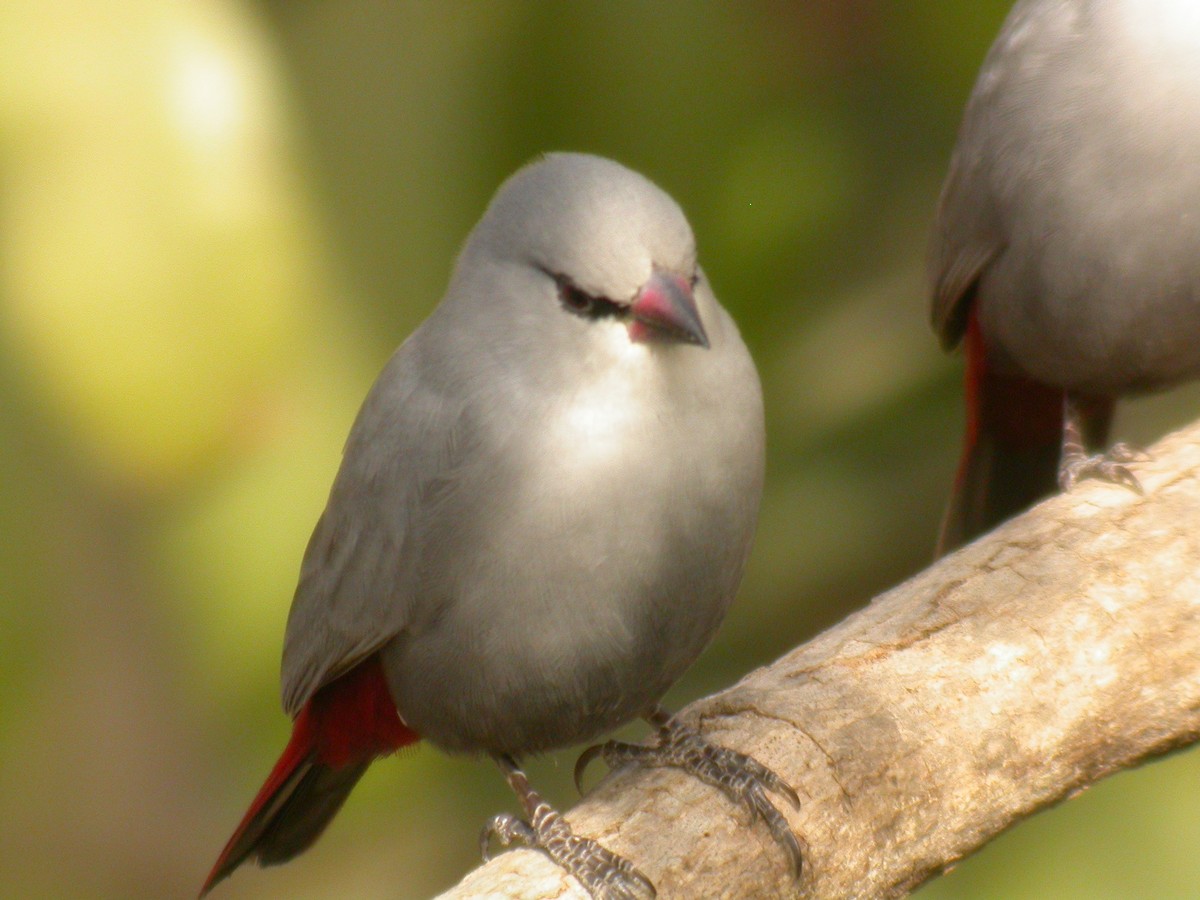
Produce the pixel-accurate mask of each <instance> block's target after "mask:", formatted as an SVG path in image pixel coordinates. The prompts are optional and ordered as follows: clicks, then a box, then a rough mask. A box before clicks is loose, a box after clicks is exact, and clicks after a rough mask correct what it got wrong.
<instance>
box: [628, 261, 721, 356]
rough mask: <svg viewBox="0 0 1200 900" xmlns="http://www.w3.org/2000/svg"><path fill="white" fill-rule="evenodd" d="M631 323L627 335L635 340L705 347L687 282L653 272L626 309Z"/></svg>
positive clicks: (705, 337)
mask: <svg viewBox="0 0 1200 900" xmlns="http://www.w3.org/2000/svg"><path fill="white" fill-rule="evenodd" d="M629 313H630V315H631V316H632V317H633V321H632V322H631V323H630V325H629V336H630V337H631V338H632V339H633V340H635V341H641V342H646V341H668V342H678V343H684V344H698V345H699V346H701V347H707V346H708V335H707V334H705V332H704V323H703V322H701V321H700V311H699V310H697V309H696V299H695V297H693V296H692V286H691V285H690V284H689V283H688V282H687V280H686V279H684V278H681V277H680V276H678V275H676V274H674V273H673V272H664V271H662V270H661V269H655V270H654V274H652V275H651V276H650V280H649V281H647V282H646V283H645V284H644V285H642V289H641V290H640V291H638V295H637V297H636V298H634V301H633V304H632V305H631V306H630V307H629Z"/></svg>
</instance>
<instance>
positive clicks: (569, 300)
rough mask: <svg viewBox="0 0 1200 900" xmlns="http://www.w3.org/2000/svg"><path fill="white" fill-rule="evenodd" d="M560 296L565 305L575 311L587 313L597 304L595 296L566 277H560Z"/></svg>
mask: <svg viewBox="0 0 1200 900" xmlns="http://www.w3.org/2000/svg"><path fill="white" fill-rule="evenodd" d="M558 297H559V299H560V300H561V301H562V304H563V306H565V307H566V308H567V309H569V310H571V312H575V313H582V314H584V315H586V314H588V313H590V312H591V311H592V310H593V308H594V307H595V306H596V298H595V297H593V296H592V295H591V294H589V293H587V292H586V291H584V290H582V289H581V288H578V287H576V286H575V285H573V284H571V282H569V281H568V280H567V279H565V278H559V279H558Z"/></svg>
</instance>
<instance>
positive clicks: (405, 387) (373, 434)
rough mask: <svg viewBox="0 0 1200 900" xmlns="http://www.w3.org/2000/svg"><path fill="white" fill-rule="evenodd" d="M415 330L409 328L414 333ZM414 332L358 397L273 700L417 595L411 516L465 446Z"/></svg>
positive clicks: (424, 510) (400, 617)
mask: <svg viewBox="0 0 1200 900" xmlns="http://www.w3.org/2000/svg"><path fill="white" fill-rule="evenodd" d="M418 334H419V332H418ZM416 338H417V335H413V337H412V338H410V339H409V341H408V342H406V343H405V345H404V346H402V347H401V348H400V349H399V350H398V351H397V352H396V354H395V355H394V356H393V357H392V359H391V360H390V361H389V363H388V365H387V367H386V368H385V369H384V371H383V372H382V374H381V375H380V376H379V378H378V380H377V381H376V382H375V385H374V386H373V387H372V389H371V392H370V393H369V394H368V396H367V399H366V401H365V402H364V403H363V407H362V409H361V410H360V411H359V414H358V418H357V419H356V421H355V423H354V427H353V428H352V429H351V431H350V436H349V438H348V439H347V441H346V447H345V450H344V452H343V455H342V465H341V468H340V469H339V470H338V474H337V478H336V479H335V481H334V484H333V488H332V489H331V491H330V495H329V501H328V503H327V504H326V507H325V511H324V513H322V515H321V518H320V520H319V521H318V522H317V526H316V529H315V530H314V531H313V535H312V537H311V538H310V540H309V543H308V548H307V550H306V551H305V554H304V562H303V564H302V565H301V569H300V582H299V584H298V585H297V587H296V594H295V597H294V599H293V600H292V609H291V612H290V613H289V614H288V623H287V631H286V634H285V637H284V646H283V667H282V696H283V707H284V709H285V710H286V711H287V712H288V713H289V714H290V715H292V716H295V715H296V714H297V713H298V712H299V711H300V709H301V708H302V707H303V706H304V704H305V703H306V702H307V701H308V699H309V698H310V697H311V696H312V695H313V693H314V692H315V691H316V690H317V689H318V688H320V687H321V686H322V685H324V684H327V683H328V682H330V681H332V680H333V679H334V678H336V677H338V676H339V675H340V674H342V673H343V672H345V671H346V670H348V669H350V668H352V667H353V666H354V665H355V664H356V663H358V662H359V661H361V660H363V659H364V658H366V657H367V656H369V655H370V654H371V653H374V652H375V651H376V650H378V649H379V648H380V647H381V646H383V645H384V644H385V643H387V642H388V641H389V640H391V639H392V638H393V637H394V636H395V635H396V634H398V633H399V632H400V631H401V629H403V628H404V627H405V625H406V623H407V622H408V621H409V619H410V617H411V616H412V613H413V607H414V604H415V603H417V602H418V600H419V594H420V591H419V584H418V575H419V556H420V552H421V547H420V543H421V542H420V532H421V531H422V517H423V516H424V515H427V514H428V510H429V508H430V506H431V505H435V504H433V502H432V500H431V496H432V495H434V494H436V493H438V492H439V491H440V490H441V489H442V488H443V487H444V486H445V485H446V484H447V483H448V482H449V481H451V480H452V477H451V475H452V472H453V470H454V468H455V466H456V465H457V459H459V458H460V457H461V454H462V452H463V450H464V442H463V440H462V434H461V432H462V430H463V429H462V423H463V422H464V421H465V418H466V417H465V415H464V411H463V409H462V407H461V406H460V405H457V404H455V403H453V402H450V401H449V400H448V399H447V398H448V397H450V396H461V392H457V391H453V390H450V389H448V388H449V386H448V385H446V384H443V383H439V382H438V381H437V379H436V378H435V376H434V374H433V373H436V372H438V371H440V370H442V369H444V366H439V365H438V364H437V361H431V362H433V364H432V365H423V364H422V362H423V361H422V359H421V350H420V343H419V341H418V340H415V339H416Z"/></svg>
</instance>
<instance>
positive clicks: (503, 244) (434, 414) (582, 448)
mask: <svg viewBox="0 0 1200 900" xmlns="http://www.w3.org/2000/svg"><path fill="white" fill-rule="evenodd" d="M763 442H764V437H763V409H762V398H761V393H760V388H759V383H758V377H757V375H756V373H755V369H754V365H753V363H752V361H751V359H750V355H749V353H748V352H747V350H746V347H745V345H744V344H743V343H742V339H741V337H740V336H739V334H738V330H737V327H736V326H735V325H734V323H733V320H732V319H730V317H729V315H728V314H727V313H726V312H725V310H724V309H722V308H721V306H720V305H719V304H718V303H717V300H716V298H715V297H714V296H713V292H712V289H711V288H710V286H709V284H708V281H707V279H706V278H705V277H704V273H703V272H702V270H701V269H700V268H699V266H698V265H697V263H696V247H695V241H694V239H693V237H692V232H691V229H690V227H689V226H688V223H687V220H686V219H685V218H684V215H683V213H682V212H681V210H680V209H679V207H678V206H677V205H676V204H675V202H674V201H673V200H672V199H671V198H670V197H668V196H667V195H666V194H665V193H663V192H662V191H661V190H659V189H658V188H657V187H655V186H654V185H653V184H651V183H650V182H649V181H647V180H646V179H645V178H643V177H642V176H640V175H637V174H636V173H634V172H631V171H630V170H628V169H626V168H624V167H622V166H620V165H618V164H617V163H614V162H610V161H608V160H605V159H600V158H597V157H593V156H585V155H577V154H552V155H550V156H547V157H545V158H544V159H541V160H540V161H538V162H535V163H533V164H532V165H530V166H528V167H526V168H524V169H522V170H521V171H519V172H518V173H517V174H516V175H514V176H513V177H512V178H510V179H509V180H508V182H507V183H506V184H505V185H504V186H503V187H501V189H500V190H499V192H498V193H497V195H496V197H495V198H494V199H493V201H492V203H491V205H490V206H489V207H488V209H487V212H486V213H485V214H484V216H483V218H482V220H481V221H480V222H479V224H478V225H476V227H475V229H474V231H473V232H472V233H471V235H470V237H469V238H468V239H467V242H466V245H465V247H464V248H463V250H462V253H461V255H460V256H459V259H458V263H457V265H456V267H455V270H454V275H453V277H452V279H451V281H450V286H449V289H448V290H447V292H446V295H445V297H444V298H443V300H442V302H441V304H440V305H439V306H438V307H437V309H436V310H435V311H434V312H433V314H432V315H430V317H429V318H428V319H427V320H426V321H425V322H424V323H423V324H422V325H421V326H420V327H419V328H418V329H417V330H416V331H415V332H414V333H413V334H412V336H411V337H409V339H408V340H407V341H405V343H404V344H403V345H402V346H401V347H400V349H399V350H398V351H397V352H396V353H395V355H394V356H393V357H392V358H391V360H390V361H389V362H388V364H387V366H386V367H385V368H384V370H383V372H382V374H381V375H380V376H379V378H378V380H377V381H376V382H375V385H374V386H373V387H372V389H371V391H370V393H369V395H368V396H367V399H366V401H365V402H364V404H363V407H362V409H361V411H360V412H359V414H358V418H357V420H356V421H355V423H354V427H353V428H352V429H351V432H350V437H349V439H348V441H347V443H346V447H345V452H344V455H343V459H342V464H341V468H340V470H339V471H338V474H337V478H336V480H335V481H334V484H333V488H332V490H331V492H330V496H329V501H328V504H327V506H326V508H325V512H324V513H323V515H322V516H321V518H320V521H319V522H318V523H317V526H316V530H315V531H314V533H313V536H312V538H311V540H310V542H309V545H308V549H307V551H306V553H305V556H304V562H303V565H302V567H301V573H300V582H299V586H298V587H297V589H296V595H295V599H294V600H293V603H292V609H291V614H290V615H289V617H288V624H287V633H286V637H285V640H284V650H283V678H282V681H283V706H284V709H285V710H286V711H287V712H288V713H289V714H290V715H292V716H293V717H294V718H295V724H294V729H293V734H292V739H291V741H290V743H289V744H288V747H287V749H286V750H285V751H284V753H283V756H282V757H281V759H280V760H279V762H278V763H277V765H276V767H275V769H274V771H273V772H272V773H271V775H270V777H269V778H268V779H267V782H266V784H265V785H264V786H263V788H262V790H261V791H260V793H259V795H258V797H257V798H256V799H255V800H254V802H253V803H252V805H251V807H250V810H249V812H248V813H247V814H246V816H245V818H244V819H243V821H242V823H241V824H240V825H239V826H238V828H237V830H236V832H235V833H234V835H233V837H232V838H231V839H230V841H229V843H228V844H227V845H226V847H225V849H224V851H223V852H222V854H221V856H220V858H219V859H218V861H217V863H216V865H215V866H214V867H213V870H212V873H211V874H210V875H209V877H208V880H207V882H206V883H205V885H204V889H203V892H207V891H208V890H209V889H211V888H212V886H213V885H214V884H215V883H216V882H217V881H219V880H220V879H222V878H224V877H226V876H227V875H229V874H230V873H231V872H232V871H233V870H234V869H235V868H236V867H237V866H238V865H239V864H240V863H242V862H243V861H245V860H246V859H248V858H251V857H256V858H257V859H258V861H259V863H260V864H263V865H270V864H273V863H279V862H283V861H286V860H288V859H290V858H291V857H293V856H295V855H296V854H298V853H300V852H301V851H303V850H305V849H306V848H307V847H308V846H309V845H311V844H312V842H313V841H314V840H316V838H317V837H318V835H319V834H320V833H321V831H322V830H323V829H324V828H325V826H326V825H327V824H328V822H329V820H330V819H331V818H332V817H333V816H334V814H335V813H336V812H337V810H338V809H339V807H340V806H341V804H342V802H343V801H344V800H345V798H346V796H347V795H348V794H349V792H350V790H351V789H352V788H353V786H354V784H355V783H356V782H357V781H358V779H359V778H360V777H361V776H362V774H363V772H365V771H366V768H367V766H368V765H370V763H371V762H372V760H374V759H376V758H378V757H379V756H382V755H385V754H387V753H391V752H392V751H394V750H396V749H398V748H399V747H402V746H405V745H407V744H410V743H413V742H414V741H416V740H418V739H419V738H425V739H427V740H428V741H430V742H431V743H432V744H434V745H436V746H438V747H440V748H441V749H443V750H445V751H448V752H451V753H467V754H487V755H489V756H491V757H492V758H494V759H495V760H496V761H497V763H498V764H499V765H500V767H501V769H502V770H503V771H504V773H505V775H506V776H507V778H508V780H509V783H510V784H512V786H513V788H514V790H515V791H516V792H517V794H518V796H519V798H520V800H521V805H522V808H523V810H524V812H525V814H526V816H527V817H528V820H529V821H527V822H526V821H522V820H520V819H517V818H515V817H513V816H507V815H502V816H497V817H496V818H495V819H494V820H493V821H492V822H491V823H489V826H488V828H487V829H485V832H484V839H483V842H484V848H485V854H486V846H487V838H488V837H489V836H490V835H495V836H498V837H499V839H500V840H501V841H502V842H504V843H508V842H510V841H512V840H514V839H520V840H524V841H526V842H527V843H530V844H532V845H535V846H539V847H541V848H542V849H544V850H545V851H546V852H548V853H549V854H550V855H551V857H552V858H554V859H555V860H556V861H557V862H559V863H560V864H561V865H563V866H565V867H566V868H568V869H569V870H570V871H571V872H572V873H573V874H575V875H576V876H577V877H579V879H580V880H581V881H582V882H583V883H584V885H585V886H586V887H587V888H588V889H589V890H590V891H591V892H592V893H593V894H594V895H595V896H597V897H634V896H644V895H646V894H652V893H653V888H652V886H651V885H650V883H649V881H648V880H647V879H646V878H645V877H644V876H643V875H641V873H639V872H638V871H637V870H636V869H635V868H634V867H633V866H632V864H630V863H629V862H628V861H626V860H624V859H621V858H620V857H617V856H615V855H613V854H611V853H609V852H608V851H607V850H604V849H603V848H602V847H600V846H599V845H598V844H595V843H594V842H592V841H590V840H586V839H583V838H579V837H577V836H575V835H573V834H572V833H571V832H570V829H569V827H568V826H567V824H566V822H565V821H564V820H563V819H562V818H561V817H560V816H559V815H558V814H557V813H555V812H554V810H553V809H551V808H550V807H549V806H548V805H546V804H545V803H544V801H542V799H541V798H540V797H539V796H538V795H537V794H536V793H535V792H534V791H533V790H532V788H530V787H529V784H528V782H527V780H526V779H525V776H524V774H523V773H522V772H521V771H520V769H519V768H518V767H517V759H518V758H519V757H521V756H525V755H527V754H531V753H540V752H543V751H548V750H553V749H555V748H561V747H566V746H570V745H572V744H577V743H581V742H586V741H590V740H593V739H595V738H597V737H598V736H600V735H602V734H604V733H606V732H608V731H610V730H612V729H614V728H616V727H617V726H619V725H622V724H624V723H625V722H628V721H630V720H632V719H634V718H637V717H644V718H646V719H647V720H648V721H650V722H652V724H654V725H655V726H656V728H657V742H656V743H655V744H654V745H652V746H648V747H642V746H638V745H625V744H616V743H613V742H610V743H609V744H606V745H604V747H602V748H599V749H598V750H593V751H591V752H589V754H587V755H586V756H585V758H584V759H582V760H581V763H582V764H583V765H586V762H587V760H588V759H590V758H591V757H592V756H593V755H595V754H596V753H597V752H598V753H600V754H602V755H603V756H604V757H605V759H607V760H608V761H609V762H610V763H613V764H617V763H620V762H622V761H626V760H630V759H639V760H642V761H644V762H647V763H650V764H668V765H671V764H678V763H680V762H681V761H685V760H686V761H688V762H689V763H690V765H689V766H688V768H689V770H690V771H692V772H693V773H694V774H696V775H698V776H699V777H701V778H703V779H705V780H707V781H709V782H710V783H714V784H720V785H723V786H725V789H726V791H727V793H729V794H730V795H731V796H734V797H735V799H737V800H738V801H739V802H741V803H743V804H744V805H746V806H747V807H748V808H749V809H750V810H751V812H753V813H755V814H757V815H761V816H763V817H765V818H766V821H767V822H768V824H769V826H770V828H771V831H772V833H773V834H774V835H775V836H776V838H777V839H778V840H780V841H781V842H782V843H783V844H784V846H785V848H786V850H787V852H788V853H789V855H790V856H791V859H792V862H793V865H794V866H795V867H796V869H797V871H798V868H799V865H800V856H799V853H800V851H799V845H798V843H797V841H796V839H795V837H794V836H793V835H792V833H791V831H790V829H788V827H787V823H786V820H785V819H784V818H783V816H782V815H781V814H780V813H779V811H778V810H777V809H776V808H775V807H774V805H773V804H771V803H770V802H769V801H767V800H766V799H765V797H764V795H763V790H762V789H763V788H764V787H765V788H767V789H769V790H772V791H775V792H778V793H781V794H783V795H784V796H785V797H787V799H789V800H790V801H791V802H793V803H794V802H796V795H795V793H794V792H793V791H792V790H791V788H789V787H788V786H787V785H786V784H784V783H783V782H782V781H780V780H779V779H778V778H777V777H776V776H775V775H774V774H773V773H771V772H770V771H769V770H767V769H765V768H764V767H762V766H761V765H759V764H758V763H756V762H755V761H754V760H752V759H750V758H748V757H745V756H742V755H741V754H737V753H735V752H733V751H729V750H725V749H723V748H719V747H715V746H714V745H711V744H708V743H707V742H705V741H704V739H703V738H701V737H700V735H699V734H698V733H697V732H695V731H692V730H690V729H688V728H686V727H684V726H682V725H681V724H680V723H678V722H677V721H676V720H674V719H672V718H671V717H670V716H669V715H668V714H667V713H666V712H665V711H663V710H661V709H660V708H659V707H658V701H659V700H660V698H661V697H662V696H663V694H664V693H665V692H666V690H667V689H668V688H669V687H670V686H671V684H672V683H674V682H675V681H676V679H678V678H679V676H680V675H681V674H682V673H683V671H684V670H685V669H686V668H687V667H688V666H689V665H690V664H691V663H692V661H693V660H694V659H695V658H696V657H697V655H699V653H700V652H701V650H703V648H704V647H705V645H706V644H707V643H708V642H709V640H710V639H711V638H712V636H713V634H714V632H715V631H716V630H717V627H718V626H719V625H720V623H721V620H722V618H723V617H724V615H725V611H726V609H727V608H728V606H729V603H730V601H731V600H732V599H733V596H734V593H735V592H736V590H737V586H738V582H739V580H740V579H741V575H742V569H743V566H744V564H745V561H746V556H747V554H748V553H749V550H750V543H751V538H752V536H753V533H754V527H755V521H756V518H757V514H758V505H759V499H760V495H761V492H762V480H763Z"/></svg>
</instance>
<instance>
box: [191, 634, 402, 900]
mask: <svg viewBox="0 0 1200 900" xmlns="http://www.w3.org/2000/svg"><path fill="white" fill-rule="evenodd" d="M418 739H419V736H418V735H417V733H416V732H414V731H413V730H412V729H410V728H409V727H408V726H406V725H405V724H404V722H403V721H402V720H401V719H400V716H399V714H398V713H397V712H396V706H395V704H394V703H393V702H392V698H391V694H390V693H389V692H388V688H387V681H386V679H385V678H384V675H383V669H382V667H381V666H380V662H379V656H378V655H377V654H376V655H373V656H371V657H369V658H368V659H366V660H365V661H364V662H362V663H360V664H359V665H357V666H355V667H354V668H353V669H351V670H350V671H349V672H347V673H345V674H344V675H342V676H341V677H339V678H337V679H335V680H334V681H332V682H330V683H329V684H327V685H325V686H324V687H322V688H321V689H320V690H319V691H317V692H316V693H315V694H314V695H313V696H312V699H310V700H309V701H308V703H306V704H305V705H304V708H303V709H302V710H301V711H300V714H299V715H298V716H297V717H296V721H295V724H294V725H293V726H292V737H291V740H290V741H288V745H287V747H286V748H285V749H284V751H283V755H282V756H280V757H279V762H277V763H276V764H275V768H274V769H272V770H271V774H270V775H269V776H267V780H266V783H264V784H263V786H262V788H261V789H260V790H259V792H258V795H257V796H256V797H255V798H254V801H253V802H252V803H251V804H250V809H249V811H247V813H246V815H245V817H244V818H243V819H242V821H241V823H240V824H239V825H238V827H237V829H236V830H235V831H234V833H233V837H231V838H230V839H229V843H227V844H226V845H225V849H224V850H222V851H221V855H220V857H219V858H218V859H217V862H216V865H214V866H213V869H212V871H211V872H210V873H209V875H208V879H207V880H206V881H205V882H204V887H203V888H202V889H201V891H200V896H201V897H203V896H204V895H205V894H207V893H208V892H209V891H210V890H212V888H213V886H214V885H216V884H217V882H219V881H221V880H222V879H223V878H226V877H227V876H228V875H229V874H230V873H231V872H233V870H234V869H236V868H237V867H238V866H240V865H241V864H242V863H243V862H245V861H246V860H247V859H250V858H251V857H255V858H257V860H258V862H259V864H260V865H264V866H270V865H275V864H278V863H282V862H287V861H288V860H289V859H291V858H292V857H293V856H296V855H298V854H300V853H302V852H304V851H305V850H307V849H308V848H309V847H310V846H312V844H313V842H314V841H316V839H317V838H318V837H320V835H321V832H322V831H324V830H325V827H326V826H327V825H328V824H329V822H330V821H331V820H332V819H333V817H334V816H335V815H336V814H337V811H338V810H339V809H341V806H342V803H343V802H345V800H346V797H348V796H349V794H350V791H351V790H352V789H353V788H354V785H355V784H357V783H358V779H359V778H361V777H362V775H363V773H364V772H366V770H367V767H368V766H370V764H371V762H372V761H373V760H375V759H377V758H378V757H380V756H386V755H387V754H389V753H393V752H395V751H396V750H399V749H400V748H401V747H406V746H408V745H409V744H412V743H415V742H416V741H417V740H418Z"/></svg>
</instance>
